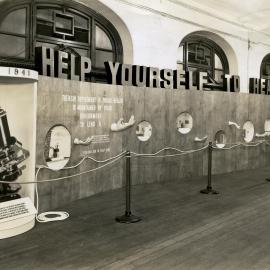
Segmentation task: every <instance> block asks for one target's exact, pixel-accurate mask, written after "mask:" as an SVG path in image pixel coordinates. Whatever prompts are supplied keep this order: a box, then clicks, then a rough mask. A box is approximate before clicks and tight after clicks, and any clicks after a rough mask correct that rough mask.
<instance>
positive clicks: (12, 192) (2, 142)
mask: <svg viewBox="0 0 270 270" xmlns="http://www.w3.org/2000/svg"><path fill="white" fill-rule="evenodd" d="M29 155H30V154H29V151H27V150H25V149H24V148H22V144H21V143H20V142H19V141H18V140H17V139H16V138H15V137H13V136H10V130H9V125H8V120H7V113H6V111H5V110H3V109H1V108H0V181H5V182H8V183H0V203H1V202H5V201H10V200H15V199H19V198H20V197H21V196H20V195H19V194H18V192H19V190H20V189H21V186H20V185H19V184H16V183H15V181H16V179H17V178H18V177H19V176H20V175H22V170H24V169H25V168H26V166H25V165H21V163H22V162H23V161H24V160H26V159H27V158H28V157H29Z"/></svg>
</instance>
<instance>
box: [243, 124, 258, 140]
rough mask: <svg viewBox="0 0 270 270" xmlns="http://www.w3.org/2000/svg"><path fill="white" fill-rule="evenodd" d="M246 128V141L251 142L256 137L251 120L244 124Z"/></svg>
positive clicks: (244, 128)
mask: <svg viewBox="0 0 270 270" xmlns="http://www.w3.org/2000/svg"><path fill="white" fill-rule="evenodd" d="M243 130H244V141H245V142H251V141H252V140H253V138H254V132H255V129H254V125H253V123H252V122H251V121H247V122H245V123H244V125H243Z"/></svg>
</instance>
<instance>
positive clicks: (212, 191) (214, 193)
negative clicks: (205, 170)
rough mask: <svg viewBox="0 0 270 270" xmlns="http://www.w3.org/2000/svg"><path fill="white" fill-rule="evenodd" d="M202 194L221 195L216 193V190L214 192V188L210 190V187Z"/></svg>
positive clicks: (202, 191)
mask: <svg viewBox="0 0 270 270" xmlns="http://www.w3.org/2000/svg"><path fill="white" fill-rule="evenodd" d="M200 193H202V194H213V195H216V194H219V192H218V191H216V190H214V189H212V188H208V187H207V188H206V189H203V190H201V191H200Z"/></svg>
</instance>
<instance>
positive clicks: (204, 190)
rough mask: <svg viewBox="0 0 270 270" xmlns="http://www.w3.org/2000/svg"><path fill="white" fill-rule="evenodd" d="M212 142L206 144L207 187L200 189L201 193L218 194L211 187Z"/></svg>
mask: <svg viewBox="0 0 270 270" xmlns="http://www.w3.org/2000/svg"><path fill="white" fill-rule="evenodd" d="M212 152H213V147H212V142H209V144H208V177H207V187H206V189H203V190H201V191H200V192H201V193H203V194H219V192H218V191H216V190H214V189H212Z"/></svg>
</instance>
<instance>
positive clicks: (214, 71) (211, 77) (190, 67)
mask: <svg viewBox="0 0 270 270" xmlns="http://www.w3.org/2000/svg"><path fill="white" fill-rule="evenodd" d="M177 66H178V68H179V69H184V70H185V71H202V72H207V74H208V84H207V85H206V88H207V89H213V90H222V89H223V75H224V74H229V64H228V60H227V58H226V55H225V53H224V52H223V50H222V49H221V48H220V47H219V46H218V45H217V44H216V43H215V42H213V41H212V40H210V39H207V38H205V37H202V36H199V35H192V36H188V37H186V38H184V40H183V41H182V42H181V44H180V46H179V48H178V58H177ZM194 76H195V75H194Z"/></svg>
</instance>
